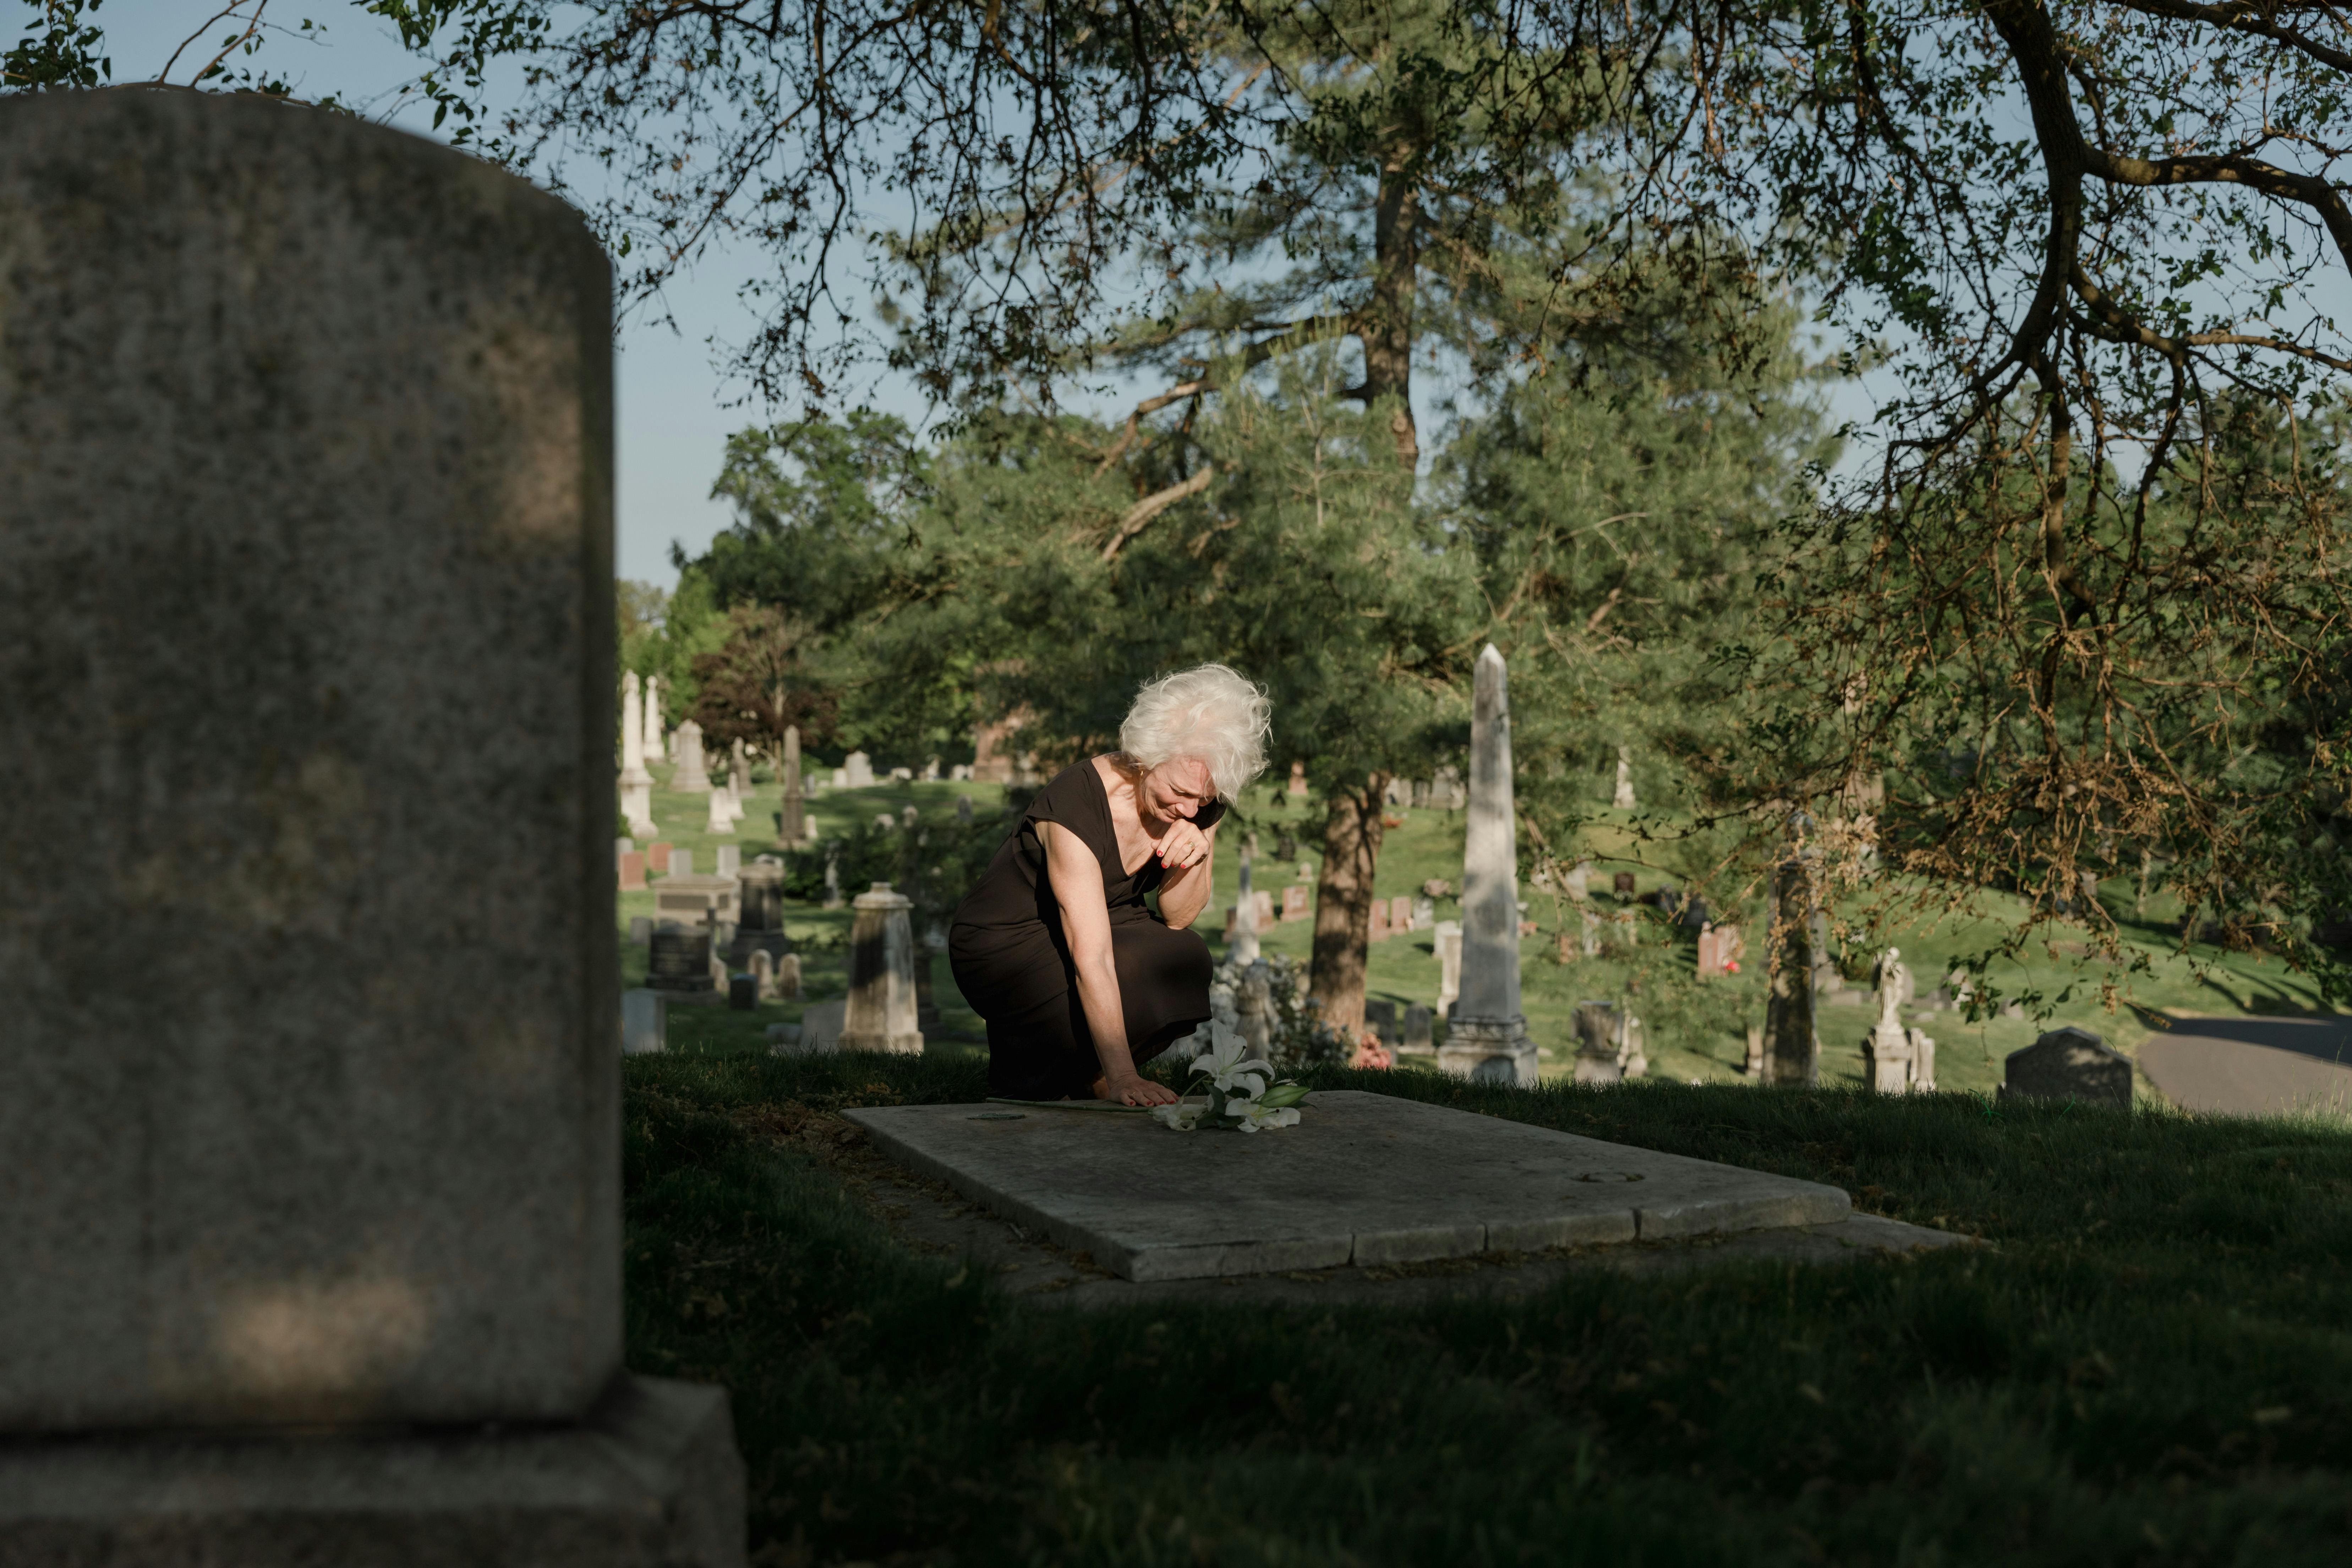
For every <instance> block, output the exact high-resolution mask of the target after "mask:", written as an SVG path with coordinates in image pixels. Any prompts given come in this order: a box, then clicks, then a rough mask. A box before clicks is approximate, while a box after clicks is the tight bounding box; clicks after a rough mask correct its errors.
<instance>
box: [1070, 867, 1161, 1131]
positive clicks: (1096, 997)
mask: <svg viewBox="0 0 2352 1568" xmlns="http://www.w3.org/2000/svg"><path fill="white" fill-rule="evenodd" d="M1037 836H1038V837H1040V838H1042V839H1044V840H1045V877H1046V879H1047V880H1048V881H1049V882H1051V883H1052V884H1053V889H1054V902H1055V904H1056V905H1057V906H1059V907H1060V910H1061V914H1062V935H1063V936H1064V937H1065V938H1066V940H1067V941H1068V942H1069V944H1070V960H1071V963H1073V964H1075V965H1076V968H1077V972H1078V1003H1079V1005H1080V1006H1081V1007H1083V1008H1084V1009H1085V1011H1086V1016H1087V1031H1088V1032H1089V1033H1090V1034H1092V1035H1093V1036H1094V1043H1095V1056H1096V1058H1097V1060H1099V1061H1100V1062H1101V1063H1102V1069H1103V1079H1104V1081H1105V1083H1106V1085H1107V1086H1108V1098H1109V1099H1112V1100H1122V1101H1124V1102H1125V1103H1127V1104H1129V1105H1164V1104H1166V1103H1168V1102H1169V1101H1171V1100H1174V1099H1175V1098H1176V1096H1175V1095H1174V1094H1172V1093H1171V1092H1170V1091H1169V1090H1168V1089H1166V1088H1164V1087H1162V1086H1161V1085H1160V1084H1156V1083H1153V1082H1152V1081H1150V1079H1146V1078H1143V1077H1142V1076H1140V1075H1139V1074H1138V1073H1137V1072H1136V1070H1135V1058H1134V1056H1133V1055H1132V1053H1131V1052H1130V1051H1129V1047H1128V1039H1127V1013H1126V1010H1125V1008H1124V1007H1123V1006H1122V1005H1121V1004H1120V1001H1119V994H1118V965H1117V964H1116V963H1114V962H1113V960H1112V957H1111V947H1110V906H1109V905H1108V904H1107V903H1105V902H1104V901H1103V884H1102V876H1103V868H1102V864H1101V862H1100V861H1098V860H1097V859H1096V858H1095V854H1094V851H1093V850H1091V849H1089V848H1087V847H1086V844H1085V842H1084V841H1083V840H1081V839H1080V838H1079V837H1078V836H1077V835H1076V834H1075V833H1072V832H1071V831H1070V830H1069V829H1068V828H1066V827H1064V826H1061V825H1059V824H1058V823H1052V822H1041V823H1039V824H1038V825H1037ZM1162 907H1163V908H1164V907H1165V906H1164V904H1163V906H1162Z"/></svg>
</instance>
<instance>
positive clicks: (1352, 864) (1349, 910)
mask: <svg viewBox="0 0 2352 1568" xmlns="http://www.w3.org/2000/svg"><path fill="white" fill-rule="evenodd" d="M1388 787H1389V775H1388V774H1386V773H1374V774H1372V775H1371V776H1370V779H1369V780H1368V781H1367V782H1366V783H1365V784H1364V786H1363V787H1362V788H1361V789H1360V790H1340V791H1335V792H1333V794H1332V795H1331V797H1330V802H1329V809H1328V812H1327V813H1326V815H1325V816H1324V819H1323V869H1322V873H1321V875H1320V876H1319V877H1318V879H1316V883H1315V950H1314V962H1313V965H1312V967H1311V968H1310V969H1309V971H1308V974H1307V989H1308V991H1309V993H1310V994H1312V995H1313V996H1314V998H1315V1000H1316V1001H1318V1002H1319V1003H1321V1004H1322V1005H1323V1021H1324V1022H1325V1023H1327V1024H1328V1025H1330V1026H1332V1027H1333V1028H1335V1029H1338V1030H1339V1031H1340V1032H1341V1033H1342V1034H1344V1035H1346V1036H1347V1037H1349V1039H1354V1038H1355V1037H1357V1036H1359V1035H1360V1034H1362V1033H1363V1030H1364V955H1365V953H1366V952H1367V951H1368V950H1369V949H1370V946H1371V940H1372V871H1373V868H1375V867H1376V866H1378V864H1379V863H1380V858H1381V809H1382V805H1381V797H1382V796H1383V795H1386V794H1387V793H1388Z"/></svg>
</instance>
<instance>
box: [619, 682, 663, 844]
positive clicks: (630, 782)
mask: <svg viewBox="0 0 2352 1568" xmlns="http://www.w3.org/2000/svg"><path fill="white" fill-rule="evenodd" d="M645 753H646V710H645V708H644V707H643V705H642V700H641V699H640V698H639V697H638V695H637V672H636V671H635V670H630V671H629V672H628V673H627V674H625V675H624V676H622V677H621V778H620V784H621V815H622V816H625V817H626V818H627V819H628V822H629V833H630V836H631V837H636V838H651V837H653V836H654V834H655V833H656V831H658V830H657V829H656V827H655V826H654V775H653V774H651V773H647V772H646V754H645Z"/></svg>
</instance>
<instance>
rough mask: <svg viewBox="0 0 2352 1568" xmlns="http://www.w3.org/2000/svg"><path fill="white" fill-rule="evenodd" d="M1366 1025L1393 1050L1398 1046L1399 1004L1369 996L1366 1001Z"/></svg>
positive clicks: (1382, 1042)
mask: <svg viewBox="0 0 2352 1568" xmlns="http://www.w3.org/2000/svg"><path fill="white" fill-rule="evenodd" d="M1364 1027H1365V1028H1367V1029H1370V1031H1371V1032H1372V1034H1373V1035H1374V1037H1377V1038H1378V1039H1379V1040H1380V1042H1381V1044H1382V1045H1384V1046H1386V1047H1389V1049H1391V1050H1394V1049H1396V1046H1397V1005H1396V1004H1395V1003H1393V1002H1384V1001H1381V1000H1378V999H1372V998H1368V999H1367V1000H1366V1001H1365V1003H1364Z"/></svg>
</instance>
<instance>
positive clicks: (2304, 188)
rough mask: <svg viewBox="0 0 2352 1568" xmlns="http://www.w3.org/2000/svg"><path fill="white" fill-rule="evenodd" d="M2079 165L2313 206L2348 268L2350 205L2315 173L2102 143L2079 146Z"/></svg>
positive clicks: (2100, 172) (2105, 175)
mask: <svg viewBox="0 0 2352 1568" xmlns="http://www.w3.org/2000/svg"><path fill="white" fill-rule="evenodd" d="M2084 171H2085V172H2086V173H2088V174H2095V175H2097V176H2098V177H2099V178H2100V179H2102V180H2105V181H2107V182H2108V183H2109V184H2117V185H2145V186H2156V185H2200V184H2203V185H2244V186H2246V187H2247V188H2249V189H2251V190H2257V191H2260V192H2262V193H2263V195H2271V196H2282V197H2284V198H2285V199H2287V200H2289V201H2296V202H2301V203H2303V204H2304V205H2305V206H2308V207H2313V208H2315V209H2316V210H2317V211H2318V213H2319V216H2320V218H2321V220H2322V221H2323V222H2325V223H2326V225H2327V232H2328V235H2329V236H2330V237H2332V238H2333V239H2334V240H2335V241H2336V249H2337V250H2338V251H2339V252H2341V253H2342V255H2343V257H2344V261H2345V265H2347V267H2352V207H2347V206H2346V205H2345V203H2344V194H2343V193H2342V192H2341V191H2338V190H2337V189H2336V187H2335V186H2334V185H2333V184H2330V183H2328V182H2327V181H2326V180H2324V179H2321V178H2320V177H2319V176H2318V175H2316V174H2296V173H2295V172H2294V170H2292V169H2282V168H2280V167H2279V166H2278V165H2277V164H2275V163H2264V162H2263V160H2262V159H2260V158H2250V157H2242V156H2236V155H2231V154H2220V155H2208V156H2204V157H2188V158H2154V159H2150V158H2131V157H2122V156H2118V155H2116V153H2109V152H2107V151H2105V149H2103V148H2097V147H2086V148H2084Z"/></svg>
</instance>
